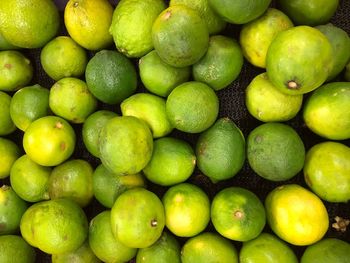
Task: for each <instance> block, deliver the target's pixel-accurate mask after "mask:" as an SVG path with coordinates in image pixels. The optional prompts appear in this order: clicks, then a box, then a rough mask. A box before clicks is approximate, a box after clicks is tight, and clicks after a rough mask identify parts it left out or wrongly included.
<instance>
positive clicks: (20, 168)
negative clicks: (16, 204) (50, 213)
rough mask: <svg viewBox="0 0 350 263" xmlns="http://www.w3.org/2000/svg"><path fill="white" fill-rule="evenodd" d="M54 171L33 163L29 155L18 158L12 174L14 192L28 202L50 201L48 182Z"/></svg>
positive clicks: (11, 180)
mask: <svg viewBox="0 0 350 263" xmlns="http://www.w3.org/2000/svg"><path fill="white" fill-rule="evenodd" d="M51 171H52V169H51V168H50V167H45V166H41V165H39V164H37V163H35V162H34V161H32V160H31V159H30V158H29V157H28V155H23V156H21V157H20V158H18V159H17V160H16V161H15V162H14V164H13V166H12V168H11V174H10V182H11V186H12V188H13V190H14V191H15V192H16V193H17V194H18V196H19V197H20V198H22V199H23V200H25V201H27V202H39V201H42V200H45V199H49V193H48V181H49V177H50V175H51Z"/></svg>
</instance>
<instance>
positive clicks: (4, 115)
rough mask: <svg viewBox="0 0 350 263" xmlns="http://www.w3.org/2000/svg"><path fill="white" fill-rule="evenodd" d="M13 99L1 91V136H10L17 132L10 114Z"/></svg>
mask: <svg viewBox="0 0 350 263" xmlns="http://www.w3.org/2000/svg"><path fill="white" fill-rule="evenodd" d="M11 101H12V98H11V96H10V95H8V94H7V93H5V92H2V91H0V107H1V111H0V122H1V126H0V136H2V135H8V134H10V133H12V132H14V131H15V130H16V126H15V124H14V123H13V120H12V118H11V114H10V105H11Z"/></svg>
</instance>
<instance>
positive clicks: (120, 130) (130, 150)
mask: <svg viewBox="0 0 350 263" xmlns="http://www.w3.org/2000/svg"><path fill="white" fill-rule="evenodd" d="M152 150H153V138H152V133H151V130H150V129H149V128H148V126H147V124H146V123H145V122H144V121H142V120H139V119H138V118H136V117H132V116H122V117H114V118H112V119H110V120H109V121H108V122H107V123H106V125H105V126H104V127H103V129H102V131H101V133H100V155H101V156H100V159H101V161H102V163H103V165H104V166H105V167H106V168H107V169H108V170H110V171H111V172H113V173H116V174H122V175H127V174H136V173H138V172H140V171H141V170H142V169H143V168H144V167H145V166H146V165H147V163H148V162H149V160H150V159H151V156H152Z"/></svg>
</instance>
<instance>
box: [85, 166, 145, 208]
mask: <svg viewBox="0 0 350 263" xmlns="http://www.w3.org/2000/svg"><path fill="white" fill-rule="evenodd" d="M145 184H146V183H145V180H144V178H143V176H142V175H141V174H140V173H138V174H130V175H120V174H114V173H111V172H110V171H109V170H107V169H106V167H104V166H103V164H100V165H99V166H97V168H96V170H95V171H94V174H93V177H92V186H93V191H94V196H95V198H96V199H97V201H98V202H100V203H101V204H102V205H103V206H105V207H108V208H112V206H113V204H114V202H115V200H116V199H117V198H118V196H119V195H120V194H122V193H123V192H125V191H126V190H128V189H131V188H134V187H145V186H146V185H145Z"/></svg>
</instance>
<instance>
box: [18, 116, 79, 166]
mask: <svg viewBox="0 0 350 263" xmlns="http://www.w3.org/2000/svg"><path fill="white" fill-rule="evenodd" d="M75 141H76V136H75V133H74V130H73V128H72V126H70V124H69V123H68V122H67V121H65V120H64V119H62V118H60V117H57V116H46V117H42V118H39V119H37V120H35V121H34V122H32V123H31V124H30V125H29V126H28V128H27V129H26V131H25V133H24V136H23V148H24V151H25V152H26V154H27V155H28V157H29V158H30V159H32V160H33V161H34V162H36V163H38V164H40V165H43V166H55V165H58V164H60V163H62V162H63V161H65V160H67V159H68V158H69V157H70V156H71V155H72V154H73V151H74V147H75Z"/></svg>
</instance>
